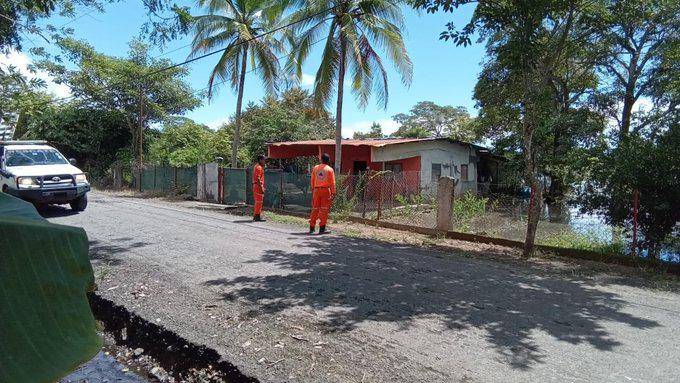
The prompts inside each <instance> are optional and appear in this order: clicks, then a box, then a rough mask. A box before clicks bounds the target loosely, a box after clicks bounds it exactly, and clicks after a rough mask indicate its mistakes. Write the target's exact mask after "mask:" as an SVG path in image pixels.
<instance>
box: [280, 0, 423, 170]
mask: <svg viewBox="0 0 680 383" xmlns="http://www.w3.org/2000/svg"><path fill="white" fill-rule="evenodd" d="M327 9H331V11H330V12H324V11H325V10H327ZM329 15H330V17H329ZM290 20H305V21H304V22H301V23H299V24H296V26H295V27H294V31H295V33H296V34H297V35H298V36H297V38H296V41H295V47H296V48H297V50H296V51H294V52H293V53H292V54H291V63H292V67H294V68H295V70H296V73H297V75H298V77H301V76H302V65H303V63H304V62H305V61H306V60H307V58H308V56H309V53H310V52H311V46H312V44H314V43H315V42H316V41H317V39H319V37H320V36H321V35H326V36H327V38H326V43H325V47H324V49H323V53H322V56H321V63H320V64H319V69H318V70H317V72H316V79H315V81H314V97H315V100H316V102H317V104H318V105H320V106H321V105H326V104H328V103H329V102H330V100H331V97H332V96H333V93H334V92H335V91H337V102H336V109H335V120H336V129H335V170H336V172H338V173H339V172H340V170H341V169H342V167H341V161H340V160H341V158H342V146H341V145H342V102H343V95H344V84H345V72H346V70H347V69H349V70H350V72H351V73H350V75H351V77H352V82H351V83H352V92H353V93H354V95H355V96H356V98H357V100H358V102H359V106H360V107H365V106H366V105H367V104H368V100H369V98H370V96H371V94H372V93H373V92H376V93H377V98H378V102H379V103H380V104H381V105H383V106H387V101H388V94H389V92H388V86H387V71H386V70H385V67H384V66H383V60H382V58H381V57H380V56H379V55H378V53H377V49H376V48H378V47H382V48H384V49H385V52H386V53H387V57H388V58H389V59H390V60H391V61H392V62H393V63H394V65H395V67H396V69H397V72H398V73H399V74H400V75H401V78H402V81H403V82H404V84H407V85H408V84H410V82H411V76H412V70H413V69H412V64H411V59H410V58H409V56H408V53H407V52H406V46H405V45H404V40H403V37H402V33H401V30H402V29H403V28H404V21H403V16H402V14H401V10H400V9H399V5H398V4H395V3H393V2H391V1H388V0H349V1H347V0H323V1H313V2H312V1H309V2H306V3H305V5H304V7H303V8H302V9H300V10H298V11H295V12H293V13H292V14H291V15H290Z"/></svg>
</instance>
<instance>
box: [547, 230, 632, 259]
mask: <svg viewBox="0 0 680 383" xmlns="http://www.w3.org/2000/svg"><path fill="white" fill-rule="evenodd" d="M539 242H540V243H541V244H542V245H546V246H555V247H564V248H567V249H579V250H590V251H595V252H598V253H602V254H612V255H624V254H625V253H626V247H627V246H626V242H625V241H624V240H623V237H622V236H616V237H615V238H614V240H613V241H603V240H600V239H598V238H597V236H596V235H594V234H581V233H576V232H574V231H572V230H566V231H562V232H559V233H555V234H551V235H550V236H548V237H545V238H541V239H540V240H539Z"/></svg>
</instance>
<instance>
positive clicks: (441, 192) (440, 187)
mask: <svg viewBox="0 0 680 383" xmlns="http://www.w3.org/2000/svg"><path fill="white" fill-rule="evenodd" d="M455 187H456V182H455V181H454V179H453V178H451V177H439V181H438V182H437V230H451V214H452V213H453V192H454V190H455Z"/></svg>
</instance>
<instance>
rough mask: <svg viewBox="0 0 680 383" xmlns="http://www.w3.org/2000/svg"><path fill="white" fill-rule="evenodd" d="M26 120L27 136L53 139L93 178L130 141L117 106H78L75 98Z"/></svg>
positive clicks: (104, 172) (105, 167) (100, 174)
mask: <svg viewBox="0 0 680 383" xmlns="http://www.w3.org/2000/svg"><path fill="white" fill-rule="evenodd" d="M44 108H45V110H44V112H43V113H42V114H41V115H40V116H36V117H34V118H31V119H30V120H29V123H28V131H27V135H26V137H27V138H30V139H40V140H47V141H49V142H52V143H54V144H55V145H56V146H57V147H58V148H59V150H60V151H61V152H62V153H64V155H66V156H67V157H69V158H71V157H72V158H75V159H76V160H77V161H78V166H79V167H81V169H83V170H85V171H87V172H90V173H92V174H93V175H94V176H95V177H96V178H99V177H102V176H103V175H105V174H106V172H107V171H108V169H109V167H110V166H111V164H112V163H114V162H115V161H116V159H117V158H118V156H119V154H120V153H121V152H123V151H125V149H126V148H128V147H129V146H130V144H131V141H132V140H131V138H132V134H131V132H130V130H129V129H127V127H126V122H125V116H124V114H123V113H122V112H120V111H118V110H104V109H100V108H97V107H86V106H81V105H80V104H79V103H77V102H72V103H68V104H64V105H50V106H47V107H44Z"/></svg>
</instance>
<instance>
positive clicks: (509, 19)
mask: <svg viewBox="0 0 680 383" xmlns="http://www.w3.org/2000/svg"><path fill="white" fill-rule="evenodd" d="M472 2H473V1H472V0H453V1H451V0H416V1H415V3H414V6H415V7H416V8H424V9H426V10H427V11H428V12H437V11H439V10H443V11H445V12H454V11H456V9H458V8H459V7H460V6H462V5H465V4H469V3H472ZM597 6H598V4H596V3H592V2H586V1H580V0H573V1H568V2H562V1H550V0H526V1H501V2H500V3H498V2H495V1H493V2H492V1H479V2H477V7H476V8H475V13H474V15H473V17H472V19H471V20H470V21H469V22H468V23H467V24H466V25H465V26H463V27H462V28H461V29H459V28H458V27H457V25H455V24H454V23H449V24H448V25H447V29H446V30H445V31H444V32H442V34H441V35H440V38H441V39H444V40H452V41H453V42H454V43H456V44H459V45H468V44H470V43H471V38H472V36H473V35H474V34H476V33H478V34H479V35H481V36H483V37H486V39H487V54H488V56H489V61H491V62H493V65H497V68H496V70H495V71H494V72H495V73H501V74H503V76H504V80H503V81H505V86H504V87H503V88H504V89H503V91H504V92H505V96H506V97H507V98H508V99H509V100H514V102H513V105H512V110H513V111H514V113H513V114H512V115H510V116H509V117H510V118H513V120H511V122H513V123H511V124H510V125H509V126H508V129H513V130H515V131H516V132H517V133H518V134H520V135H521V138H522V140H521V153H522V155H523V159H524V172H525V179H526V181H527V184H528V185H530V186H531V189H532V191H533V195H532V198H531V199H530V204H529V208H528V218H527V232H526V238H525V241H524V255H525V256H530V255H532V254H533V251H534V241H535V237H536V229H537V227H538V219H539V214H540V211H541V204H542V200H543V187H542V185H541V177H540V174H539V171H540V168H541V163H540V161H541V157H540V155H539V154H540V152H541V148H540V142H541V141H542V140H545V138H546V135H545V134H543V131H542V130H543V127H544V126H545V124H544V122H545V121H549V120H550V119H551V117H553V116H554V114H555V105H554V102H553V98H552V96H553V95H552V92H551V90H550V86H549V84H550V79H551V78H552V77H553V76H554V74H555V73H556V72H557V71H558V70H559V69H560V68H561V65H562V62H563V61H564V59H565V58H566V57H568V49H566V48H568V47H569V42H570V36H572V34H573V30H574V26H575V25H579V24H580V22H581V21H580V20H581V18H583V17H585V16H586V15H589V14H590V13H592V12H593V8H596V7H597ZM516 122H517V123H516Z"/></svg>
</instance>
